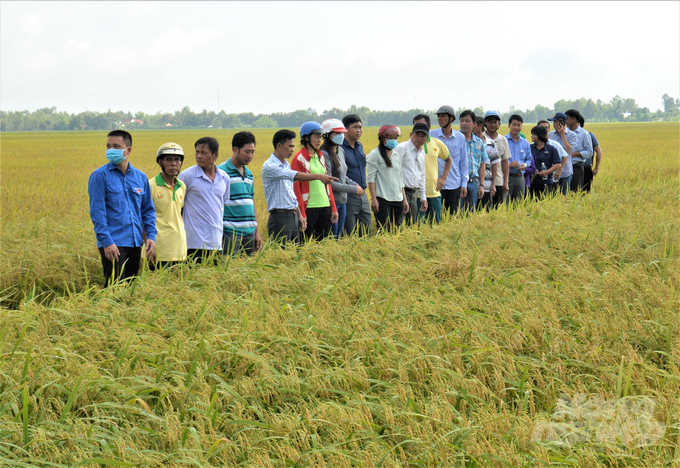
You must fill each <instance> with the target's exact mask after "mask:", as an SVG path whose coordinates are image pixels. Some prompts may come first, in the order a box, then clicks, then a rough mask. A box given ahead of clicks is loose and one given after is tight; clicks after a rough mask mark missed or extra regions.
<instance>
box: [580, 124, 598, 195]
mask: <svg viewBox="0 0 680 468" xmlns="http://www.w3.org/2000/svg"><path fill="white" fill-rule="evenodd" d="M578 122H579V124H580V125H581V128H585V126H586V119H585V117H583V116H582V115H581V116H580V117H579V119H578ZM588 133H589V134H590V141H591V142H592V144H593V152H594V153H595V156H596V157H595V167H593V156H591V157H590V158H588V160H587V161H586V163H585V166H584V167H583V191H584V192H590V186H591V184H592V183H593V178H594V177H595V176H596V175H597V173H598V172H600V162H601V161H602V148H600V142H599V141H597V137H596V136H595V135H593V132H590V131H589V132H588Z"/></svg>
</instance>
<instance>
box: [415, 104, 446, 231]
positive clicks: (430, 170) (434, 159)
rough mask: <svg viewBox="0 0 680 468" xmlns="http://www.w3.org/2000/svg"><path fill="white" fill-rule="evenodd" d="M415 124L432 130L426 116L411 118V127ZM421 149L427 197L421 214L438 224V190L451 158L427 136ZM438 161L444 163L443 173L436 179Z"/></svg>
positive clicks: (440, 206) (436, 141) (441, 144)
mask: <svg viewBox="0 0 680 468" xmlns="http://www.w3.org/2000/svg"><path fill="white" fill-rule="evenodd" d="M417 123H424V124H425V125H427V128H428V129H431V128H432V125H430V116H429V115H427V114H418V115H416V116H415V117H413V125H415V124H417ZM423 148H424V149H425V196H426V197H427V211H426V212H425V213H424V214H423V218H425V219H426V220H427V222H428V223H430V224H432V221H436V222H437V224H439V223H440V222H441V220H442V194H441V192H440V190H441V189H442V187H443V186H444V184H445V183H446V178H447V177H448V176H449V171H450V170H451V158H450V157H449V149H448V148H447V147H446V145H445V144H444V143H443V142H442V141H441V140H438V139H437V138H430V136H428V137H427V142H426V143H425V144H424V145H423ZM439 159H441V160H443V161H446V164H444V173H443V174H442V176H441V177H438V175H439V162H438V160H439Z"/></svg>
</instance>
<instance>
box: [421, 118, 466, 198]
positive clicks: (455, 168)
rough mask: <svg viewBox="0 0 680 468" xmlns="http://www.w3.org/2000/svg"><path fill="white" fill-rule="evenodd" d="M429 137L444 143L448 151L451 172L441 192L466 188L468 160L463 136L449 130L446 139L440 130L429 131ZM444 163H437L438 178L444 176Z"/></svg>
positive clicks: (456, 131)
mask: <svg viewBox="0 0 680 468" xmlns="http://www.w3.org/2000/svg"><path fill="white" fill-rule="evenodd" d="M430 136H431V137H434V138H437V139H439V140H441V141H443V142H444V144H445V145H446V147H447V148H448V149H449V155H450V156H451V158H453V159H452V160H451V171H450V172H449V177H448V178H447V179H446V183H445V184H444V187H442V190H455V189H457V188H459V187H462V186H466V187H467V182H468V159H467V149H466V145H465V135H463V134H462V133H460V132H459V131H458V130H453V129H451V136H450V137H448V138H447V137H446V136H445V135H444V132H443V131H442V129H441V128H437V129H435V130H431V131H430ZM445 165H446V162H445V161H442V160H440V161H439V177H441V176H442V175H444V166H445Z"/></svg>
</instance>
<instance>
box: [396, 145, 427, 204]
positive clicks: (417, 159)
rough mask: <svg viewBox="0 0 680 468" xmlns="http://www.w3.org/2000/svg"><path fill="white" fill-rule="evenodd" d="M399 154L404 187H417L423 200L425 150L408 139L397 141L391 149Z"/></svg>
mask: <svg viewBox="0 0 680 468" xmlns="http://www.w3.org/2000/svg"><path fill="white" fill-rule="evenodd" d="M395 152H396V153H398V154H399V156H401V172H402V177H403V178H404V187H407V188H410V189H418V193H419V194H420V199H421V200H425V198H426V194H425V150H424V148H423V147H422V146H421V147H420V149H418V148H416V145H414V144H413V142H412V141H411V140H410V139H409V140H406V141H404V142H403V143H399V144H398V145H397V147H396V148H394V150H393V151H392V154H394V153H395Z"/></svg>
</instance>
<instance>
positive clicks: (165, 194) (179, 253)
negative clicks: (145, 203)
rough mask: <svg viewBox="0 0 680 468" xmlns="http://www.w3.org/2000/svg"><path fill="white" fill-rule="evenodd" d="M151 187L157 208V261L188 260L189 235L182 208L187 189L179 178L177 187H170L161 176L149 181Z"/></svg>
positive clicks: (176, 181) (176, 180)
mask: <svg viewBox="0 0 680 468" xmlns="http://www.w3.org/2000/svg"><path fill="white" fill-rule="evenodd" d="M149 187H150V188H151V197H152V199H153V204H154V206H155V207H156V229H157V230H158V233H157V234H156V259H157V260H158V261H161V262H176V261H181V260H184V259H186V258H187V235H186V232H185V231H184V220H183V219H182V207H183V206H184V195H185V192H186V187H185V186H184V184H183V183H182V182H181V181H180V180H178V179H177V178H175V185H174V186H169V185H168V184H166V183H165V181H164V180H163V176H161V175H160V174H158V175H157V176H156V177H154V178H153V179H149Z"/></svg>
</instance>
